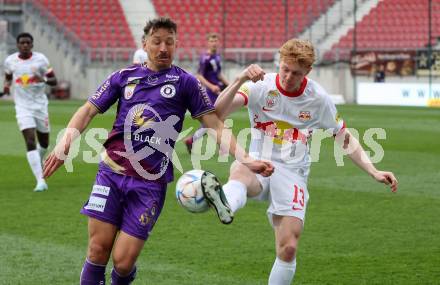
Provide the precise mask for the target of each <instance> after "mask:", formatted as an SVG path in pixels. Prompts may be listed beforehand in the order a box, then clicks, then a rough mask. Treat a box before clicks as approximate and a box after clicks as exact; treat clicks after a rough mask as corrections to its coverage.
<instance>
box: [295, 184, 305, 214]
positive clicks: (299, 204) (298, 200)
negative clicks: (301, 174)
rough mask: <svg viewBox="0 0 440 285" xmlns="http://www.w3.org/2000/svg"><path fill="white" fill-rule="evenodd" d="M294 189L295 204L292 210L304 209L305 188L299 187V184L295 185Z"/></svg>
mask: <svg viewBox="0 0 440 285" xmlns="http://www.w3.org/2000/svg"><path fill="white" fill-rule="evenodd" d="M293 187H294V191H293V200H292V202H293V206H292V210H294V211H299V210H303V209H304V199H305V194H304V189H302V188H300V187H298V185H293Z"/></svg>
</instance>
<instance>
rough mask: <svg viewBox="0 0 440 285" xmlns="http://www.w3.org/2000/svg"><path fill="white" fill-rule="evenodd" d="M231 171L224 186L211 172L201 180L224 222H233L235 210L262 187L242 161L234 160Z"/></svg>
mask: <svg viewBox="0 0 440 285" xmlns="http://www.w3.org/2000/svg"><path fill="white" fill-rule="evenodd" d="M230 173H231V174H230V177H229V181H228V183H226V184H225V185H224V186H223V188H222V186H221V184H220V182H219V181H218V179H217V177H216V176H215V175H214V174H212V173H210V172H207V171H206V172H205V173H204V175H203V176H202V180H201V184H202V191H203V194H204V196H205V198H206V199H207V200H208V202H209V204H210V205H211V206H213V207H214V209H215V211H216V212H217V215H218V217H219V219H220V221H221V222H222V223H224V224H230V223H231V222H232V220H233V217H234V212H235V211H237V210H238V209H240V208H242V207H243V206H244V205H245V204H246V196H250V197H253V196H255V195H258V193H260V192H261V189H262V187H261V184H260V182H259V180H258V179H257V176H256V175H255V174H254V173H252V172H251V171H250V170H249V169H248V168H247V167H246V166H244V165H242V164H241V163H238V162H234V163H233V164H232V165H231V171H230Z"/></svg>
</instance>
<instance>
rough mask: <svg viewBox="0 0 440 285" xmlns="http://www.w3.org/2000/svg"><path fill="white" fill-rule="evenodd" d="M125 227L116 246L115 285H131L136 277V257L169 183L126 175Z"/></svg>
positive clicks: (113, 273)
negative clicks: (148, 180)
mask: <svg viewBox="0 0 440 285" xmlns="http://www.w3.org/2000/svg"><path fill="white" fill-rule="evenodd" d="M124 186H125V187H124V200H125V201H124V205H123V211H122V212H123V216H122V223H121V231H120V233H119V236H118V238H117V239H116V242H115V246H114V247H113V255H112V258H113V265H114V268H113V270H112V285H128V284H130V283H131V282H132V281H133V280H134V278H135V277H136V260H137V258H138V256H139V254H140V252H141V250H142V248H143V246H144V243H145V241H146V240H147V239H148V237H149V235H150V232H151V231H152V230H153V228H154V225H155V224H156V221H157V219H158V218H159V216H160V213H161V211H162V208H163V204H164V202H165V194H166V184H164V183H157V182H151V181H150V182H147V181H145V180H143V179H139V178H135V177H125V179H124Z"/></svg>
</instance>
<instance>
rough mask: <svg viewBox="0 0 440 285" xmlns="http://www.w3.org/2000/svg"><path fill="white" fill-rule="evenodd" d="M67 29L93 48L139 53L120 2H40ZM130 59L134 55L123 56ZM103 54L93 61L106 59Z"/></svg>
mask: <svg viewBox="0 0 440 285" xmlns="http://www.w3.org/2000/svg"><path fill="white" fill-rule="evenodd" d="M37 2H39V3H40V4H41V5H42V6H43V7H45V8H46V9H47V10H48V11H49V12H50V13H51V14H53V15H54V16H55V17H56V18H57V19H58V21H59V22H60V23H61V24H62V25H64V26H65V27H66V29H67V30H69V31H71V32H73V33H74V34H76V36H77V37H78V38H79V39H80V40H82V41H83V42H84V43H85V44H86V45H87V46H89V47H91V48H101V49H103V50H104V49H105V48H119V49H124V48H125V49H128V50H135V49H136V44H135V41H134V39H133V36H132V34H131V31H130V28H129V26H128V23H127V20H126V19H125V15H124V12H123V10H122V7H121V4H120V3H119V1H118V0H37ZM120 56H121V57H122V59H128V58H129V57H130V53H129V52H127V53H123V54H122V55H120ZM103 57H104V55H102V54H100V52H99V51H93V52H92V59H102V58H103Z"/></svg>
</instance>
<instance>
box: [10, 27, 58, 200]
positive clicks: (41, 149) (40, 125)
mask: <svg viewBox="0 0 440 285" xmlns="http://www.w3.org/2000/svg"><path fill="white" fill-rule="evenodd" d="M33 42H34V39H33V37H32V35H31V34H29V33H21V34H19V35H18V36H17V49H18V52H16V53H14V54H11V55H10V56H8V57H7V58H6V60H5V63H4V71H5V83H4V89H3V93H4V94H6V95H9V94H10V88H11V86H13V88H14V89H13V90H14V102H15V112H16V117H17V123H18V127H19V129H20V131H21V132H22V133H23V137H24V140H25V143H26V148H27V155H26V156H27V160H28V162H29V165H30V167H31V169H32V172H33V174H34V176H35V179H36V180H37V185H36V186H35V189H34V191H35V192H41V191H44V190H47V188H48V187H47V184H46V182H45V180H44V179H43V172H42V164H41V161H42V159H43V157H44V154H45V153H46V150H47V148H48V146H49V131H50V126H49V115H48V111H47V105H48V100H47V96H46V94H45V84H48V85H50V86H55V85H56V84H57V79H56V77H55V74H54V72H53V70H52V68H51V66H50V64H49V61H48V59H47V58H46V57H45V56H44V55H43V54H41V53H38V52H32V48H33ZM35 133H36V134H37V138H38V145H37V144H36V140H35Z"/></svg>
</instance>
